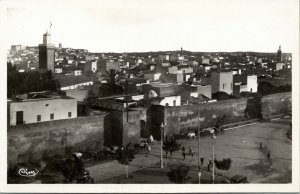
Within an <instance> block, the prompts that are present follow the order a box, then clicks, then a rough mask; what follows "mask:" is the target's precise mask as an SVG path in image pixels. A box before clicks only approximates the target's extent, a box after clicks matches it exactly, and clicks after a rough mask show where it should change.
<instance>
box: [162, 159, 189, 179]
mask: <svg viewBox="0 0 300 194" xmlns="http://www.w3.org/2000/svg"><path fill="white" fill-rule="evenodd" d="M169 168H170V170H171V171H170V172H168V173H167V175H168V177H169V180H170V181H172V182H173V183H184V182H185V181H186V176H187V175H188V173H189V170H190V167H189V166H186V165H183V164H180V165H179V166H169Z"/></svg>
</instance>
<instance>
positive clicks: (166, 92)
mask: <svg viewBox="0 0 300 194" xmlns="http://www.w3.org/2000/svg"><path fill="white" fill-rule="evenodd" d="M150 91H154V92H152V93H151V92H150ZM177 92H178V85H176V84H172V83H151V84H143V85H142V93H143V94H145V98H146V99H147V98H152V97H166V96H175V95H176V94H177ZM152 94H153V95H154V96H152Z"/></svg>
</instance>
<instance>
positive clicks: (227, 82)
mask: <svg viewBox="0 0 300 194" xmlns="http://www.w3.org/2000/svg"><path fill="white" fill-rule="evenodd" d="M210 76H211V77H210V82H211V85H212V93H216V92H226V93H227V94H232V93H233V73H232V71H229V72H216V71H213V72H212V73H211V75H210Z"/></svg>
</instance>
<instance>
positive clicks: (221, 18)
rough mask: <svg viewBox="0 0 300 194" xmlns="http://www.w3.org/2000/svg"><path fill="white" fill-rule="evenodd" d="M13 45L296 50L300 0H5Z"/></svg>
mask: <svg viewBox="0 0 300 194" xmlns="http://www.w3.org/2000/svg"><path fill="white" fill-rule="evenodd" d="M6 7H7V8H8V9H7V14H6V15H7V18H6V21H7V27H6V30H7V45H11V44H24V45H30V46H37V45H38V44H39V43H41V42H42V35H43V33H45V31H46V29H47V28H48V26H49V23H50V21H51V22H52V30H51V33H52V42H53V43H54V44H55V45H56V46H58V43H59V42H61V43H62V45H63V47H72V48H85V49H88V50H89V51H92V52H126V51H127V52H131V51H157V50H179V49H180V47H181V46H182V47H183V49H185V50H191V51H262V52H276V50H277V49H278V46H279V45H280V44H281V45H282V49H283V51H284V52H291V50H292V49H293V46H294V45H295V40H294V39H293V37H294V36H295V33H297V32H298V31H297V30H298V22H299V21H298V20H297V18H298V10H297V9H298V7H299V6H298V0H147V1H146V0H110V1H108V0H107V1H101V0H97V1H93V0H87V1H83V0H82V1H71V0H70V1H62V0H59V1H55V0H51V1H33V0H31V1H29V0H26V1H24V0H22V1H19V0H14V1H7V2H6Z"/></svg>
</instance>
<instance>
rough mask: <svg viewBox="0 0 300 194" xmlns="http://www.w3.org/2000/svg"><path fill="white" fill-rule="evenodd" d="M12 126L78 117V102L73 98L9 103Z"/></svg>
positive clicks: (9, 120) (10, 123) (9, 118)
mask: <svg viewBox="0 0 300 194" xmlns="http://www.w3.org/2000/svg"><path fill="white" fill-rule="evenodd" d="M7 105H8V124H9V125H10V126H13V125H20V124H29V123H38V122H44V121H53V120H60V119H70V118H75V117H77V101H76V99H74V98H71V97H66V96H64V97H52V98H37V99H28V100H22V101H9V102H8V104H7Z"/></svg>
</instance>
